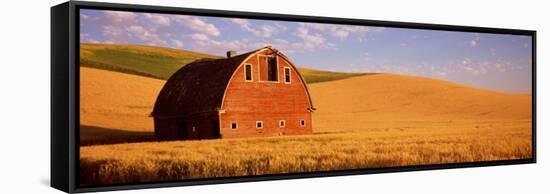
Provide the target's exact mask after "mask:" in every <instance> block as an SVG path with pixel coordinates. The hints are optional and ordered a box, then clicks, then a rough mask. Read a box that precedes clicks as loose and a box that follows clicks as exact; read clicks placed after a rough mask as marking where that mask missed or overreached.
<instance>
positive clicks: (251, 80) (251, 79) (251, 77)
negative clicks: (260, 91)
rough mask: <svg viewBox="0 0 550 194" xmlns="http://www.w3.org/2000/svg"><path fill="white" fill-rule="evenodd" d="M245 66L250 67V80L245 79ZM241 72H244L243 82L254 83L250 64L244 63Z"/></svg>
mask: <svg viewBox="0 0 550 194" xmlns="http://www.w3.org/2000/svg"><path fill="white" fill-rule="evenodd" d="M246 66H250V80H247V79H246ZM243 71H244V81H245V82H253V81H254V69H252V64H250V63H245V64H244V68H243Z"/></svg>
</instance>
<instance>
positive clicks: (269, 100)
mask: <svg viewBox="0 0 550 194" xmlns="http://www.w3.org/2000/svg"><path fill="white" fill-rule="evenodd" d="M234 55H235V52H234V51H229V52H227V58H223V59H204V60H199V61H195V62H193V63H190V64H188V65H185V66H184V67H182V68H181V69H180V70H178V71H177V72H176V73H174V74H173V75H172V76H171V77H170V78H169V79H168V81H167V82H166V84H165V85H164V87H163V88H162V90H161V92H160V94H159V96H158V97H157V101H156V103H155V107H154V108H153V112H152V113H151V115H152V116H153V118H154V122H155V133H156V134H157V136H158V137H159V138H162V139H212V138H234V137H259V136H279V135H298V134H309V133H311V132H312V120H311V114H312V112H313V111H314V110H315V108H314V107H313V104H312V100H311V96H310V94H309V92H308V88H307V85H306V82H305V81H304V79H303V77H302V76H301V75H300V72H298V69H297V68H296V66H295V65H294V64H292V62H290V60H289V59H288V58H287V57H286V56H285V55H283V54H282V53H281V52H279V51H277V50H276V49H273V48H271V47H264V48H261V49H258V50H255V51H252V52H248V53H245V54H241V55H237V56H234Z"/></svg>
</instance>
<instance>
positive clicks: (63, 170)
mask: <svg viewBox="0 0 550 194" xmlns="http://www.w3.org/2000/svg"><path fill="white" fill-rule="evenodd" d="M83 8H86V9H100V10H118V11H134V12H150V13H165V14H186V15H197V16H217V17H236V18H247V19H264V20H283V21H298V22H316V23H330V24H348V25H368V26H381V27H396V28H412V29H430V30H444V31H460V32H478V33H497V34H514V35H527V36H531V37H532V38H533V39H532V40H533V42H532V51H533V52H532V70H533V71H532V111H533V112H532V158H531V159H519V160H500V161H481V162H472V163H456V164H434V165H421V166H403V167H390V168H376V169H359V170H339V171H331V172H315V173H292V174H280V175H261V176H248V177H227V178H211V179H200V180H183V181H173V182H155V183H145V184H143V183H136V184H125V185H105V186H94V187H80V186H79V184H78V183H79V180H78V178H79V149H78V148H79V111H78V110H79V82H78V80H79V71H77V69H78V68H77V67H78V66H79V61H78V60H79V52H78V50H77V48H78V47H79V44H80V43H79V10H80V9H83ZM536 61H537V60H536V31H532V30H518V29H501V28H485V27H472V26H454V25H441V24H423V23H407V22H393V21H375V20H364V19H346V18H333V17H319V16H302V15H287V14H270V13H256V12H240V11H223V10H210V9H193V8H176V7H162V6H147V5H131V4H113V3H100V2H84V1H69V2H66V3H63V4H59V5H56V6H54V7H52V8H51V186H52V187H54V188H56V189H59V190H62V191H64V192H68V193H73V192H92V191H112V190H126V189H144V188H157V187H173V186H187V185H204V184H221V183H235V182H250V181H267V180H280V179H297V178H312V177H327V176H344V175H359V174H375V173H390V172H406V171H419V170H437V169H452V168H467V167H484V166H496V165H512V164H530V163H536V161H537V160H536V156H537V154H536V153H537V150H536V148H537V147H536V129H537V128H536V108H537V107H536V104H537V103H536V96H537V95H536V94H537V91H536Z"/></svg>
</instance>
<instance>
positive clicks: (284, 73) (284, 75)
mask: <svg viewBox="0 0 550 194" xmlns="http://www.w3.org/2000/svg"><path fill="white" fill-rule="evenodd" d="M287 69H288V82H287V81H286V70H287ZM283 82H284V83H285V84H290V83H291V82H292V69H290V67H284V68H283Z"/></svg>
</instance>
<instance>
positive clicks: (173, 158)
mask: <svg viewBox="0 0 550 194" xmlns="http://www.w3.org/2000/svg"><path fill="white" fill-rule="evenodd" d="M426 124H429V123H426ZM429 125H430V126H432V127H426V128H405V129H403V128H385V129H376V130H372V131H363V132H341V133H325V134H314V135H306V136H292V137H269V138H249V139H229V140H227V139H223V140H203V141H172V142H150V143H128V144H114V145H105V146H88V147H81V148H80V181H81V184H82V185H94V184H116V183H128V182H149V181H169V180H186V179H197V178H212V177H228V176H247V175H265V174H279V173H296V172H316V171H328V170H342V169H357V168H376V167H394V166H410V165H422V164H443V163H460V162H476V161H490V160H510V159H526V158H530V157H531V141H530V137H531V130H530V129H529V126H530V122H529V121H514V122H510V121H508V122H497V121H495V122H461V123H434V125H435V126H438V127H435V126H434V125H431V124H429ZM435 128H441V129H440V130H437V129H436V130H435V132H434V129H435Z"/></svg>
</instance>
